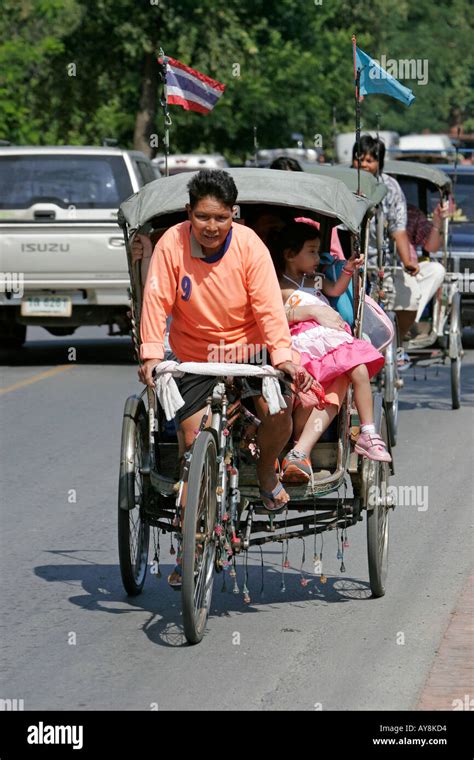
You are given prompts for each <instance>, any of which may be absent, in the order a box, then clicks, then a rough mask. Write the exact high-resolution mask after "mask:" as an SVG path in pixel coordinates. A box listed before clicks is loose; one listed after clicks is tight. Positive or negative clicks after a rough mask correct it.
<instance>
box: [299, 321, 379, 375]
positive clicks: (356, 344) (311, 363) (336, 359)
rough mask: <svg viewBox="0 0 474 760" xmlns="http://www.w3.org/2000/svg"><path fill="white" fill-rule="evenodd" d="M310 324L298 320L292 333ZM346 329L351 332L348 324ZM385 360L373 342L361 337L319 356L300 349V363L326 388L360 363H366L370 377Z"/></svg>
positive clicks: (306, 327)
mask: <svg viewBox="0 0 474 760" xmlns="http://www.w3.org/2000/svg"><path fill="white" fill-rule="evenodd" d="M309 326H314V322H296V323H294V324H293V325H291V327H290V332H291V334H292V335H298V334H299V333H300V332H303V331H304V330H305V329H308V327H309ZM346 329H347V331H348V332H349V333H350V328H349V327H348V326H346ZM384 362H385V359H384V357H383V356H382V354H381V353H380V352H379V351H377V350H376V349H375V348H374V347H373V345H372V343H369V342H368V341H367V340H360V339H359V338H354V340H353V341H352V343H342V344H341V345H340V346H337V347H336V348H334V349H332V350H331V351H328V352H327V353H326V354H324V356H321V357H319V358H317V357H314V356H312V355H311V354H308V353H306V352H305V351H300V365H301V366H302V367H304V368H305V369H306V370H308V372H309V373H310V375H312V376H313V377H314V379H315V380H317V381H318V383H321V385H322V386H323V388H324V389H325V390H326V388H327V387H328V386H329V385H330V384H331V383H332V382H333V380H335V379H336V378H337V377H340V376H341V375H344V374H346V372H350V371H351V370H352V369H354V368H355V367H358V366H359V364H365V366H366V367H367V370H368V373H369V377H373V376H374V375H376V374H377V373H378V372H380V370H381V369H382V367H383V365H384Z"/></svg>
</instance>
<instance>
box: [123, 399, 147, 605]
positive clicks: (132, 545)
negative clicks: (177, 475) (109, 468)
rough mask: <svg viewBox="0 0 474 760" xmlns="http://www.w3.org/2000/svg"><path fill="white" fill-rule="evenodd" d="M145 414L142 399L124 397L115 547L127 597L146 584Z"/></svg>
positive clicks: (137, 592)
mask: <svg viewBox="0 0 474 760" xmlns="http://www.w3.org/2000/svg"><path fill="white" fill-rule="evenodd" d="M148 468H149V443H148V416H147V413H146V410H145V405H144V404H143V401H141V400H139V401H138V403H137V398H136V397H133V396H132V397H130V398H129V399H127V403H126V405H125V411H124V417H123V425H122V446H121V454H120V477H119V505H118V548H119V562H120V573H121V575H122V583H123V585H124V588H125V591H126V592H127V594H129V595H130V596H137V595H138V594H140V593H141V591H142V589H143V585H144V583H145V578H146V571H147V562H148V546H149V541H150V525H149V523H148V522H147V521H146V518H145V505H146V501H147V499H148V498H149V495H150V483H149V475H148V474H147V470H148Z"/></svg>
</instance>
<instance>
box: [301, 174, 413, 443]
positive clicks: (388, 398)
mask: <svg viewBox="0 0 474 760" xmlns="http://www.w3.org/2000/svg"><path fill="white" fill-rule="evenodd" d="M302 167H303V169H304V171H307V172H310V173H311V174H317V175H319V176H322V177H333V178H334V179H340V180H341V182H344V184H345V185H346V187H347V188H348V189H349V190H350V191H351V192H352V193H354V194H359V195H362V196H363V197H364V198H366V199H367V200H368V201H369V202H370V203H371V204H372V206H373V207H374V214H375V216H376V227H377V241H378V247H379V256H378V258H379V261H378V267H377V272H380V273H383V260H384V256H385V249H384V245H385V241H384V240H383V230H384V224H383V212H382V207H381V202H382V200H383V199H384V197H385V195H386V193H387V189H386V187H385V185H384V184H383V183H382V182H378V181H377V180H376V179H375V177H373V176H372V174H370V173H369V172H364V171H361V172H360V176H358V172H357V169H353V168H352V167H349V166H330V165H321V164H317V165H313V164H309V163H303V164H302ZM338 234H339V239H340V242H341V243H342V245H343V248H344V243H345V245H346V247H347V239H346V240H345V233H344V232H340V233H338ZM379 292H380V289H379V288H375V289H373V290H371V294H372V296H373V297H374V299H375V300H376V301H377V303H379V304H380V305H381V306H382V307H383V300H382V299H381V298H380V295H379ZM387 317H388V318H389V319H390V321H391V322H392V325H393V339H392V340H391V341H390V343H389V344H388V346H387V347H386V348H385V349H384V352H383V353H384V357H385V364H384V366H383V368H382V370H381V371H380V372H379V374H378V375H377V377H376V378H374V379H373V382H374V383H375V384H376V385H377V387H378V390H379V391H381V392H382V394H383V399H384V407H385V413H386V417H387V426H388V433H389V436H390V443H391V445H392V446H395V445H396V443H397V428H398V394H399V388H400V387H401V382H400V377H399V372H398V366H397V348H398V343H399V340H398V337H397V324H396V318H395V312H393V311H389V312H387Z"/></svg>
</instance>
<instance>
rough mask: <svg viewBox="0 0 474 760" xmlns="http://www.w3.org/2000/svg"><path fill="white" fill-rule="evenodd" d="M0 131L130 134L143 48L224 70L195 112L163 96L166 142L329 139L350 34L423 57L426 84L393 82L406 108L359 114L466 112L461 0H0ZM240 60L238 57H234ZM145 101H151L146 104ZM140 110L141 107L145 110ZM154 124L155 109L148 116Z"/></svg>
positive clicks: (63, 139) (402, 128) (342, 105)
mask: <svg viewBox="0 0 474 760" xmlns="http://www.w3.org/2000/svg"><path fill="white" fill-rule="evenodd" d="M2 5H3V7H2V15H1V16H0V72H2V73H1V74H0V137H2V138H4V139H9V140H11V141H12V142H16V143H20V144H28V143H33V144H54V143H57V144H67V143H73V144H86V143H92V144H100V141H101V139H102V138H103V137H104V136H108V137H116V138H117V139H118V140H119V142H120V144H122V145H124V146H131V145H132V143H133V134H134V128H135V120H136V115H137V112H138V110H139V104H140V99H141V97H142V85H143V76H144V65H145V57H146V55H147V54H148V55H149V54H150V53H155V52H158V50H159V47H160V45H161V46H163V48H164V49H165V52H166V53H167V54H169V55H171V56H173V57H175V58H178V59H179V60H182V61H183V62H184V63H186V64H188V65H190V66H192V67H193V68H196V69H198V70H200V71H203V72H205V73H207V74H208V75H210V76H212V77H214V78H216V79H218V80H219V81H221V82H224V83H225V84H226V91H225V94H224V96H223V97H222V98H221V100H220V101H219V103H218V105H217V106H216V108H215V110H214V111H213V112H212V113H211V114H209V115H208V116H202V115H201V114H194V113H190V112H185V111H183V110H182V109H181V108H179V107H175V106H174V107H173V106H172V107H171V109H170V110H171V114H172V119H173V125H172V128H171V151H172V152H180V151H183V152H189V151H197V150H202V151H219V152H224V153H225V155H226V156H227V157H228V158H229V159H230V160H232V161H240V160H243V159H244V158H245V157H246V156H247V155H248V154H249V153H251V152H252V150H253V127H254V125H257V126H258V140H259V144H260V146H261V147H281V146H284V145H289V144H291V133H292V132H294V131H298V132H302V133H303V134H304V136H305V141H306V144H307V145H308V146H310V145H312V144H313V141H314V139H315V136H316V135H319V134H321V135H322V138H323V144H324V146H325V148H326V149H329V151H330V148H331V143H332V137H333V120H334V117H335V118H336V120H337V129H338V131H345V130H349V129H352V128H353V111H354V102H353V101H354V93H353V67H352V50H351V34H352V33H353V32H356V33H357V37H358V44H359V45H360V47H361V48H362V49H364V50H365V51H366V52H367V53H369V54H370V55H372V56H373V57H374V58H379V59H380V57H381V55H382V54H385V55H386V56H387V58H394V59H398V58H410V59H411V58H415V59H426V60H427V61H428V67H429V79H428V84H426V85H418V84H416V83H413V82H411V81H406V82H405V84H407V86H409V87H410V88H411V89H413V91H414V93H415V95H416V101H415V103H414V104H413V105H412V106H411V108H409V109H407V108H406V107H404V106H403V105H402V104H400V103H398V102H397V101H395V100H393V99H391V98H387V97H384V96H378V95H377V96H376V95H371V96H369V97H367V98H366V99H365V100H364V102H363V104H362V120H363V124H364V126H365V127H367V128H373V127H374V126H375V122H376V114H380V124H381V128H382V129H395V130H398V131H399V132H401V133H407V132H409V131H420V129H422V128H424V129H430V130H431V131H446V130H447V129H448V128H449V126H450V125H452V124H455V123H458V122H462V121H463V120H464V121H465V123H466V125H468V124H470V125H472V123H473V122H474V103H473V84H474V83H473V81H472V77H473V74H472V72H473V66H472V54H471V52H470V51H471V45H470V41H471V39H472V31H473V29H472V19H471V16H470V15H469V12H468V11H469V5H470V3H469V0H445V1H444V2H443V3H433V2H432V0H417V2H416V3H410V2H408V0H401V1H399V2H397V3H387V2H386V0H371V2H369V0H361V1H359V2H353V0H323V2H322V4H321V5H318V4H316V2H314V0H238V1H237V0H196V2H193V0H96V1H95V2H91V0H3V4H2ZM239 67H240V70H239ZM150 107H151V106H150ZM152 118H153V114H152ZM154 127H155V132H156V133H158V134H159V136H160V138H161V137H162V133H163V127H162V117H161V114H160V113H157V114H155V116H154Z"/></svg>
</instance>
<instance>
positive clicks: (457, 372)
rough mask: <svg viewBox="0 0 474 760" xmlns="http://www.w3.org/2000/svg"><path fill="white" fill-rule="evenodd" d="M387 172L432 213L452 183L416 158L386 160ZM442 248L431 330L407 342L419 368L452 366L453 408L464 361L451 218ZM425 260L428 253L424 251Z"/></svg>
mask: <svg viewBox="0 0 474 760" xmlns="http://www.w3.org/2000/svg"><path fill="white" fill-rule="evenodd" d="M384 171H385V172H387V174H390V175H391V176H392V177H395V179H396V180H397V181H398V182H399V183H400V185H401V187H402V190H403V192H404V194H405V197H406V199H407V202H408V203H411V204H412V205H414V206H416V207H417V208H419V209H420V210H421V211H422V212H423V213H424V214H425V215H426V216H429V215H430V213H431V212H432V210H433V208H434V207H435V206H436V204H437V203H438V201H440V202H441V203H443V202H445V201H448V200H449V197H450V194H451V189H452V183H451V179H450V178H449V177H448V175H447V174H445V173H444V172H442V171H441V170H439V169H437V168H435V167H434V166H432V165H426V164H419V163H416V162H414V161H386V162H385V167H384ZM443 222H444V224H443V235H442V241H443V242H442V251H441V253H440V254H438V255H435V254H434V256H435V257H436V258H437V260H439V261H440V263H441V264H442V265H443V266H444V268H445V270H446V273H445V276H444V282H443V283H442V285H441V287H440V288H439V290H438V291H437V293H436V294H435V296H434V298H433V299H432V301H431V303H430V304H428V306H427V308H426V312H427V315H426V317H422V321H423V320H424V321H425V324H426V327H427V328H428V332H427V334H426V336H421V340H419V339H417V340H411V341H408V342H407V343H406V346H405V350H406V352H407V353H408V355H409V358H410V361H411V363H412V364H413V365H414V367H416V366H417V365H421V366H424V367H427V366H434V365H440V364H446V362H447V361H448V360H449V362H450V365H451V401H452V408H453V409H459V408H460V406H461V361H462V357H463V353H464V352H463V347H462V325H461V293H460V292H459V274H458V273H456V272H454V271H453V267H452V263H451V261H450V256H449V252H448V235H449V218H446V219H444V220H443ZM421 255H422V256H423V257H424V258H425V260H429V254H427V253H426V252H425V251H422V252H421Z"/></svg>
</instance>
